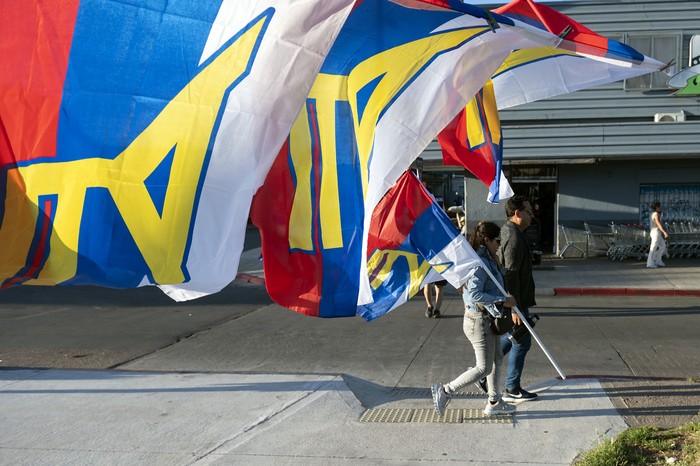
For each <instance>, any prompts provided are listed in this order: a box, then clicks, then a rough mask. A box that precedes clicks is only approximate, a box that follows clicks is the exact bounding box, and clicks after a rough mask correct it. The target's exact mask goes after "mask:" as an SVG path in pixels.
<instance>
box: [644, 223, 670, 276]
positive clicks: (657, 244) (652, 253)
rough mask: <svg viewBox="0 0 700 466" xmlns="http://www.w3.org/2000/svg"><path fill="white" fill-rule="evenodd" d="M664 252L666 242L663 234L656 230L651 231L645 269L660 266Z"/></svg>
mask: <svg viewBox="0 0 700 466" xmlns="http://www.w3.org/2000/svg"><path fill="white" fill-rule="evenodd" d="M665 252H666V240H665V239H664V235H663V233H661V230H659V229H658V228H654V229H653V230H651V246H650V247H649V256H648V257H647V267H654V266H656V265H659V264H662V263H663V262H662V260H661V258H662V257H663V255H664V253H665Z"/></svg>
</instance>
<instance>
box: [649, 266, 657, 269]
mask: <svg viewBox="0 0 700 466" xmlns="http://www.w3.org/2000/svg"><path fill="white" fill-rule="evenodd" d="M657 267H658V266H657V265H647V269H655V268H657Z"/></svg>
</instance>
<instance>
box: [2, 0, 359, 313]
mask: <svg viewBox="0 0 700 466" xmlns="http://www.w3.org/2000/svg"><path fill="white" fill-rule="evenodd" d="M352 3H353V2H352V0H334V1H332V2H327V1H313V0H246V1H239V0H223V1H207V2H194V1H190V0H175V1H169V2H149V1H146V0H129V1H126V0H124V1H120V0H92V1H80V0H26V1H25V0H23V1H18V2H6V4H5V5H4V8H3V12H2V15H0V54H1V55H2V57H3V58H2V60H3V66H2V67H0V95H2V99H0V248H1V249H0V283H1V286H2V287H5V288H6V287H9V286H13V285H19V284H29V285H35V284H39V285H55V284H59V285H68V284H97V285H102V286H109V287H119V288H121V287H135V286H141V285H148V284H159V285H162V287H163V289H164V290H165V291H166V292H167V293H168V294H169V295H170V296H172V297H173V298H175V299H178V300H183V299H190V298H193V297H197V296H200V295H202V294H207V293H212V292H215V291H218V290H220V289H221V288H223V287H224V286H226V285H227V284H228V283H229V282H230V281H231V280H232V279H233V278H234V277H235V273H236V269H237V266H238V259H239V256H240V252H241V250H242V246H243V237H244V232H245V227H246V221H247V217H248V211H249V206H250V202H251V199H252V196H253V193H254V192H255V190H256V189H257V188H258V187H259V186H260V185H261V184H262V182H263V181H264V178H265V176H266V174H267V171H268V169H269V167H270V166H271V165H272V162H273V161H274V158H275V156H276V155H277V153H278V151H279V148H280V147H281V146H282V144H283V142H284V140H285V139H286V137H287V135H288V133H289V130H290V128H291V126H292V124H293V122H294V120H295V118H296V115H297V114H298V112H299V109H300V108H301V106H302V104H303V101H304V97H305V96H306V95H307V94H308V91H309V89H310V88H311V85H312V83H313V80H314V78H315V76H316V74H317V72H318V70H319V68H320V66H321V64H322V61H323V58H324V57H325V55H326V53H327V52H328V50H329V48H330V46H331V44H332V43H333V41H334V39H335V37H336V35H337V33H338V31H339V30H340V27H341V25H342V24H343V22H344V20H345V18H346V17H347V15H348V14H349V12H350V10H351V8H352V5H351V4H352Z"/></svg>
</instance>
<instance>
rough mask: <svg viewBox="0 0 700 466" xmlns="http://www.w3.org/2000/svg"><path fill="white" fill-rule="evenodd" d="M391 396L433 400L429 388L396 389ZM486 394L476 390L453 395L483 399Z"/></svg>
mask: <svg viewBox="0 0 700 466" xmlns="http://www.w3.org/2000/svg"><path fill="white" fill-rule="evenodd" d="M390 395H391V396H393V397H409V396H415V397H421V398H423V397H425V398H432V397H433V395H432V393H431V392H430V389H429V388H394V389H393V390H391V393H390ZM483 396H484V394H483V393H481V392H477V391H476V390H474V391H466V392H465V391H459V392H457V393H455V394H454V395H452V398H464V397H479V398H481V397H483Z"/></svg>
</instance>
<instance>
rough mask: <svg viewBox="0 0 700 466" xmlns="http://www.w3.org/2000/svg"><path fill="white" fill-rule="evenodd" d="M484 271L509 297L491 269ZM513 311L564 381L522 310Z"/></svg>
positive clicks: (563, 376)
mask: <svg viewBox="0 0 700 466" xmlns="http://www.w3.org/2000/svg"><path fill="white" fill-rule="evenodd" d="M483 269H484V271H485V272H486V274H487V275H488V276H489V278H491V280H493V282H494V283H495V284H496V286H497V287H498V290H499V291H500V292H501V293H503V295H504V296H508V293H506V290H504V289H503V287H502V286H501V282H499V281H498V280H496V277H494V276H493V274H492V273H491V271H490V270H489V268H488V267H486V266H485V265H484V266H483ZM513 310H514V311H515V313H516V314H518V317H520V320H521V321H522V322H523V325H525V328H526V329H527V331H528V332H530V335H532V338H534V339H535V341H536V342H537V344H538V345H540V348H542V351H543V352H544V354H545V356H547V359H549V362H551V363H552V365H553V366H554V369H556V371H557V372H558V373H559V375H560V376H561V378H562V379H566V376H565V375H564V373H563V372H562V371H561V369H560V368H559V366H558V365H557V363H556V361H555V360H554V358H553V357H552V355H551V354H549V351H547V348H546V347H545V346H544V343H542V340H540V337H539V336H538V335H537V333H535V330H534V329H533V328H532V326H531V325H530V322H528V321H527V319H526V318H525V316H523V314H522V313H521V312H520V309H518V307H517V306H516V307H514V308H513Z"/></svg>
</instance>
